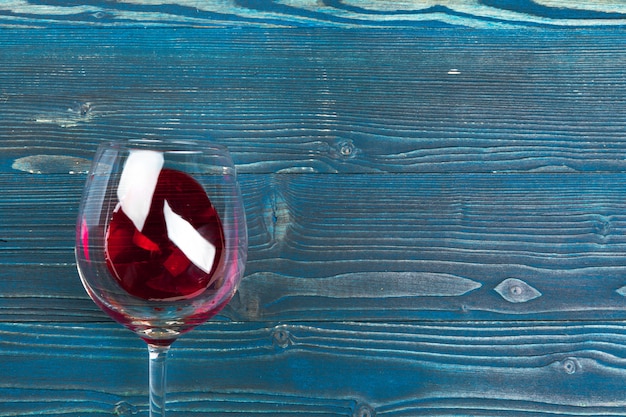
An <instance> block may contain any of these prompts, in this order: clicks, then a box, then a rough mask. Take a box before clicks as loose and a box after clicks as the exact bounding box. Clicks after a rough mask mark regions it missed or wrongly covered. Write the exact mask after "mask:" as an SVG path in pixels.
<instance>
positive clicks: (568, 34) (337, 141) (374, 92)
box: [0, 29, 626, 173]
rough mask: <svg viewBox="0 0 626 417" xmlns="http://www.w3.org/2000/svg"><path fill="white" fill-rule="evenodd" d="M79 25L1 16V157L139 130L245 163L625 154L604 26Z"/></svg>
mask: <svg viewBox="0 0 626 417" xmlns="http://www.w3.org/2000/svg"><path fill="white" fill-rule="evenodd" d="M93 33H94V32H93V30H92V29H72V30H54V29H49V30H44V31H24V30H8V29H6V30H3V32H2V36H0V62H2V66H0V79H2V81H3V82H2V85H1V86H0V150H1V151H2V152H1V153H0V172H12V171H13V169H18V170H24V171H26V172H28V171H31V170H32V171H35V172H42V173H55V172H69V171H70V170H76V169H79V170H80V169H84V165H85V161H84V160H87V159H89V158H90V157H91V155H92V154H93V151H94V150H95V147H96V146H97V144H98V143H99V142H101V141H102V140H105V139H115V138H128V137H142V136H159V137H171V136H176V137H183V138H186V137H192V138H204V137H208V136H213V137H214V138H215V139H216V140H218V141H219V142H221V143H223V144H225V145H227V146H229V148H230V149H231V150H232V152H233V155H234V157H235V159H236V162H237V165H238V167H239V169H240V171H242V172H247V173H271V172H320V173H329V172H340V173H363V172H442V173H445V172H493V171H519V172H528V171H541V172H589V171H594V172H598V171H610V172H622V171H624V169H625V167H626V165H625V164H626V162H625V159H624V156H623V146H624V145H623V143H624V139H623V132H624V130H625V129H626V126H625V122H624V120H626V117H624V116H625V115H626V99H625V97H626V84H625V83H624V79H626V73H625V71H626V70H625V69H624V68H625V66H624V65H623V62H624V61H625V60H626V48H625V46H626V44H625V41H624V37H623V35H622V32H621V31H620V30H591V29H587V30H577V31H559V30H553V31H546V32H537V31H525V32H518V31H512V32H511V31H495V30H485V31H482V30H481V31H473V30H459V31H453V30H419V29H415V30H407V29H405V30H400V29H399V30H394V31H391V30H368V29H361V30H349V31H346V30H337V29H335V30H330V29H299V30H295V31H293V30H280V29H273V30H237V29H210V30H209V29H206V30H200V29H178V30H176V31H173V30H165V29H152V30H144V29H142V30H136V29H134V30H133V29H128V30H124V31H122V30H114V29H99V30H98V32H97V33H98V36H93ZM43 45H45V46H46V47H45V48H43V47H38V46H43ZM73 162H74V165H72V163H73ZM12 167H13V168H12Z"/></svg>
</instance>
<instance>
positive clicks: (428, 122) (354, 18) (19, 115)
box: [0, 0, 626, 417]
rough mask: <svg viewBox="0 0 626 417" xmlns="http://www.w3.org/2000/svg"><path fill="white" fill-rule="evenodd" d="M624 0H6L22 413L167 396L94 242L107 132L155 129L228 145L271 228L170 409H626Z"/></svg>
mask: <svg viewBox="0 0 626 417" xmlns="http://www.w3.org/2000/svg"><path fill="white" fill-rule="evenodd" d="M583 6H584V7H583ZM625 16H626V9H625V8H624V7H623V6H622V5H621V4H620V2H602V3H600V4H595V5H594V4H588V3H585V4H584V5H583V4H582V3H576V2H568V3H567V4H561V5H560V6H556V5H554V4H553V3H551V2H547V1H546V2H525V1H522V2H499V4H497V5H496V4H495V2H488V1H482V2H472V3H470V2H457V3H454V4H444V3H442V4H435V3H433V4H430V3H429V4H428V5H427V6H426V5H425V6H422V5H419V4H416V3H415V2H397V3H389V2H375V1H367V2H353V1H325V2H317V3H314V2H307V1H298V2H269V1H268V2H260V1H259V2H232V3H227V2H211V3H209V2H207V3H206V4H204V3H201V2H195V1H183V0H181V1H178V2H176V4H174V3H173V2H172V3H171V4H149V2H144V1H126V2H116V3H111V2H107V1H93V2H84V3H82V4H81V3H80V2H74V3H72V4H67V5H62V4H60V2H35V1H29V2H12V3H10V4H9V5H5V6H0V25H1V26H2V27H0V190H1V191H2V192H1V193H0V263H1V265H0V266H1V268H0V375H2V377H1V382H0V416H26V415H58V416H104V415H125V416H129V415H142V414H144V415H145V413H146V401H147V400H146V398H147V397H146V395H147V394H146V391H147V375H146V374H147V367H146V357H145V356H146V353H145V346H144V345H143V342H141V341H140V340H139V339H138V338H137V337H136V336H134V335H132V334H130V333H129V332H128V331H126V330H125V329H122V328H121V327H120V326H118V325H116V324H115V323H112V322H111V321H110V320H109V319H108V318H107V317H106V316H105V315H104V314H103V313H102V312H101V311H100V310H98V308H97V307H96V306H95V305H94V304H93V303H92V302H91V301H90V300H89V299H88V297H87V296H86V294H85V293H84V290H83V289H82V287H81V285H80V282H79V280H78V276H77V274H76V271H75V265H74V259H73V252H72V246H73V236H74V220H75V216H76V211H77V203H78V199H79V195H80V191H81V187H82V184H83V182H84V180H85V175H84V172H85V170H86V169H87V167H88V163H89V159H90V158H91V156H92V155H93V152H94V150H95V148H96V146H97V145H98V143H100V142H101V141H102V140H105V139H110V138H125V137H141V136H159V137H171V136H176V137H193V138H209V137H212V138H213V139H214V140H216V141H218V142H220V143H223V144H225V145H227V146H229V148H230V149H231V151H232V153H233V156H234V158H235V160H236V163H237V166H238V168H239V171H240V173H241V175H240V178H241V182H242V187H243V192H244V198H245V202H246V208H247V214H248V225H249V232H250V243H251V248H250V261H249V263H248V268H247V275H246V278H245V280H244V282H243V284H242V286H241V289H240V292H239V294H238V295H237V296H236V298H235V299H234V300H233V302H232V303H231V304H230V305H229V306H228V307H227V308H226V309H225V310H224V312H223V314H221V315H220V316H219V317H218V318H216V320H214V321H212V322H211V323H208V324H206V325H205V326H202V327H201V328H199V329H197V330H195V331H194V332H191V333H190V334H188V335H186V336H185V337H183V338H181V339H180V340H179V341H177V342H176V344H175V345H174V349H173V351H172V353H173V356H172V363H171V367H170V377H169V380H170V388H171V394H170V408H171V414H170V415H172V416H176V415H181V416H182V415H271V416H311V415H318V416H358V417H366V416H370V417H371V416H374V415H377V416H538V415H555V414H558V415H564V416H582V415H594V416H603V415H606V416H608V415H626V401H625V400H624V396H623V392H624V391H625V389H626V363H625V362H624V358H626V352H625V351H624V349H625V346H626V344H625V342H626V332H625V331H626V327H625V326H624V324H623V320H624V319H625V318H626V309H625V307H626V298H625V295H626V274H624V272H626V255H625V249H626V237H624V236H625V233H624V232H625V228H626V217H625V215H624V213H623V212H624V208H625V207H626V206H625V204H624V195H625V194H626V193H625V192H624V191H625V189H624V184H626V177H625V175H626V169H625V162H624V161H625V157H624V154H625V152H624V151H625V150H626V142H625V141H624V137H623V135H624V127H625V123H624V120H626V118H625V117H624V116H625V115H626V84H625V83H624V76H625V72H626V70H624V63H625V62H626V52H625V48H624V46H625V43H626V42H625V41H626V37H625V35H624V34H623V28H624V22H625V20H624V17H625Z"/></svg>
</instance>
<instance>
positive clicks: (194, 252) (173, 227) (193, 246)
mask: <svg viewBox="0 0 626 417" xmlns="http://www.w3.org/2000/svg"><path fill="white" fill-rule="evenodd" d="M163 215H164V216H165V227H166V228H167V237H168V238H169V239H170V240H171V241H172V242H174V244H175V245H176V246H178V249H180V250H181V251H182V252H183V253H184V254H185V256H186V257H187V259H189V260H190V261H191V262H192V263H193V264H194V265H196V266H197V267H198V268H200V269H201V270H203V271H204V272H206V273H207V274H209V273H211V269H212V268H213V262H214V260H215V252H216V250H215V246H213V244H211V242H209V241H207V240H206V239H205V238H204V237H202V235H201V234H200V233H198V231H197V230H196V229H195V228H194V227H193V226H192V225H191V224H190V223H189V222H188V221H187V220H185V219H183V218H182V217H181V216H179V215H178V214H176V213H174V211H173V210H172V209H171V208H170V205H169V204H168V203H167V200H166V201H164V204H163Z"/></svg>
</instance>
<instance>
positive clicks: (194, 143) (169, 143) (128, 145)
mask: <svg viewBox="0 0 626 417" xmlns="http://www.w3.org/2000/svg"><path fill="white" fill-rule="evenodd" d="M98 147H99V148H107V147H108V148H112V147H113V148H120V149H134V148H139V149H141V148H146V149H156V150H160V151H163V152H189V153H196V152H197V153H201V152H202V150H211V149H212V150H215V151H220V152H223V153H225V154H229V153H230V152H229V151H228V148H227V147H226V146H224V145H221V144H219V143H216V142H214V141H213V140H212V139H206V140H202V139H158V138H155V139H152V138H141V139H115V140H106V141H103V142H101V143H100V144H99V145H98Z"/></svg>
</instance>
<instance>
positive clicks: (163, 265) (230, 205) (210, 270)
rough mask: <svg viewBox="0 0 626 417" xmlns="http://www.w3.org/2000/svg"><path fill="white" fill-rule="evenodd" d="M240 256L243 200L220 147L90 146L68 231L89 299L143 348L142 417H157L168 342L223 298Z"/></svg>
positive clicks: (161, 410) (232, 286) (233, 284)
mask: <svg viewBox="0 0 626 417" xmlns="http://www.w3.org/2000/svg"><path fill="white" fill-rule="evenodd" d="M246 256H247V234H246V221H245V214H244V208H243V202H242V199H241V194H240V191H239V186H238V183H237V175H236V172H235V166H234V164H233V162H232V160H231V158H230V156H229V154H228V151H227V150H226V148H224V147H222V146H219V145H216V144H214V143H211V142H208V141H189V140H185V141H182V140H177V141H165V140H148V139H143V140H129V141H123V142H107V143H103V144H101V145H100V146H99V147H98V150H97V153H96V155H95V158H94V161H93V164H92V167H91V170H90V172H89V176H88V178H87V181H86V184H85V188H84V191H83V196H82V201H81V205H80V210H79V215H78V221H77V225H76V261H77V266H78V271H79V274H80V278H81V280H82V283H83V285H84V287H85V289H86V290H87V293H88V294H89V296H90V297H91V298H92V300H93V301H94V302H95V303H96V304H97V305H98V306H99V307H100V308H101V309H102V310H104V311H105V312H106V313H107V314H108V315H109V316H111V317H112V318H113V319H114V320H116V321H117V322H119V323H121V324H122V325H124V326H126V327H127V328H129V329H130V330H132V331H133V332H135V333H136V334H138V335H139V336H140V337H141V338H142V339H143V340H144V341H145V342H146V343H147V345H148V351H149V364H150V365H149V371H150V372H149V374H150V416H151V417H156V416H165V391H166V390H165V385H166V384H165V370H166V367H165V365H166V358H167V352H168V350H169V348H170V345H171V344H172V343H173V342H174V341H175V340H176V339H177V338H178V337H179V336H180V335H181V334H183V333H185V332H188V331H190V330H191V329H193V328H194V327H196V326H197V325H199V324H202V323H204V322H205V321H206V320H208V319H209V318H211V317H212V316H214V315H215V314H217V313H218V312H219V311H220V310H221V309H222V308H223V307H224V306H225V305H226V304H227V303H228V301H229V300H230V299H231V298H232V296H233V295H234V293H235V291H236V289H237V286H238V283H239V281H240V280H241V277H242V275H243V270H244V264H245V261H246Z"/></svg>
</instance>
